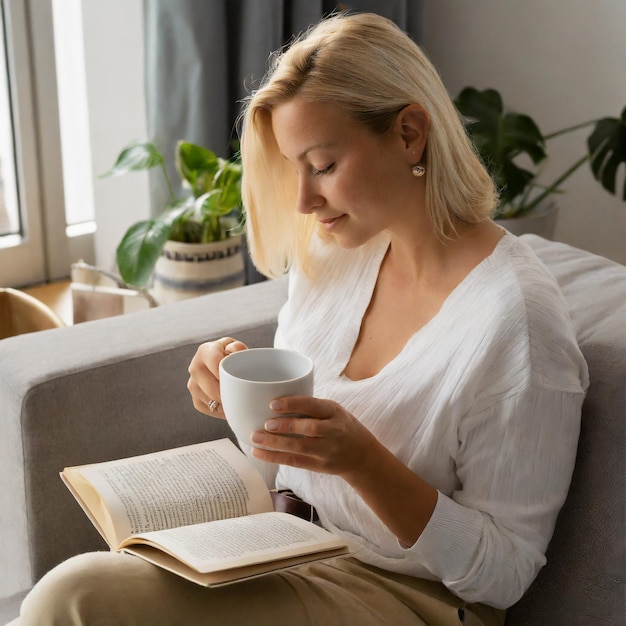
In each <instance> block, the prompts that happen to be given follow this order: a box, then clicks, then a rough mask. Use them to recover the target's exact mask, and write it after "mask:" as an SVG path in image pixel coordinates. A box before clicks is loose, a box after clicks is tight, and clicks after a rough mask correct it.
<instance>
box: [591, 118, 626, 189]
mask: <svg viewBox="0 0 626 626" xmlns="http://www.w3.org/2000/svg"><path fill="white" fill-rule="evenodd" d="M587 146H588V148H589V154H590V157H591V171H592V172H593V175H594V178H595V179H596V180H597V181H599V182H600V184H601V185H602V186H603V187H604V189H606V190H607V191H608V192H609V193H612V194H615V193H616V186H617V171H618V168H619V166H620V165H621V164H622V163H623V164H625V166H626V107H624V110H623V111H622V115H621V118H620V119H617V118H612V117H606V118H604V119H601V120H599V121H598V122H597V123H596V125H595V128H594V130H593V132H592V133H591V135H590V136H589V139H588V140H587ZM622 174H623V177H624V182H623V193H622V199H623V200H624V201H626V172H625V171H622Z"/></svg>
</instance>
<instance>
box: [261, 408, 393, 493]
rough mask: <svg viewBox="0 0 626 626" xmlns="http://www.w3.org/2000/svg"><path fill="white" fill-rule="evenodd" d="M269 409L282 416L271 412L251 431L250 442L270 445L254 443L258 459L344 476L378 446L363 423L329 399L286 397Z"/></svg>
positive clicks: (360, 467)
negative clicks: (257, 427) (263, 424)
mask: <svg viewBox="0 0 626 626" xmlns="http://www.w3.org/2000/svg"><path fill="white" fill-rule="evenodd" d="M270 408H271V409H272V410H273V411H275V412H277V413H281V414H285V417H270V418H269V419H268V420H267V421H266V422H265V431H257V432H255V433H253V434H252V445H253V446H263V448H271V450H266V449H261V448H253V452H252V454H253V455H254V456H255V457H256V458H258V459H260V460H263V461H266V462H270V463H281V464H283V465H291V466H293V467H300V468H304V469H308V470H311V471H314V472H323V473H325V474H336V475H339V476H342V477H344V478H345V479H346V480H348V481H349V477H350V476H351V475H353V474H359V473H361V472H362V470H363V469H364V468H365V467H366V466H367V465H368V464H369V462H370V461H371V458H372V455H375V453H376V450H377V449H378V448H380V447H382V446H381V444H380V443H379V442H378V440H377V439H376V438H375V437H374V436H373V435H372V434H371V433H370V431H369V430H367V428H365V426H363V425H362V424H361V423H360V422H359V421H358V420H357V419H356V418H355V417H354V416H353V415H351V414H350V413H348V411H346V410H345V409H344V408H343V407H342V406H341V405H339V404H337V403H336V402H333V401H331V400H322V399H319V398H312V397H308V396H289V397H285V398H279V399H276V400H274V401H273V402H272V403H271V405H270ZM293 414H299V415H305V416H306V417H291V416H290V415H293ZM294 435H295V436H294Z"/></svg>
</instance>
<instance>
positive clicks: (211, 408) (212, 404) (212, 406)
mask: <svg viewBox="0 0 626 626" xmlns="http://www.w3.org/2000/svg"><path fill="white" fill-rule="evenodd" d="M207 404H208V406H209V411H211V413H217V409H218V408H219V406H220V403H219V402H218V401H217V400H209V401H208V403H207Z"/></svg>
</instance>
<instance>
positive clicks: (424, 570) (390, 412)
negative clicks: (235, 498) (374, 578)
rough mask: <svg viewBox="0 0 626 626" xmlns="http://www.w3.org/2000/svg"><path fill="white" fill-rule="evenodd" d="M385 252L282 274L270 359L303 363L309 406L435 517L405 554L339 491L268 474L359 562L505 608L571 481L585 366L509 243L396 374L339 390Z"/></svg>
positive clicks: (359, 503) (369, 250)
mask: <svg viewBox="0 0 626 626" xmlns="http://www.w3.org/2000/svg"><path fill="white" fill-rule="evenodd" d="M388 245H389V240H388V237H387V235H380V236H378V237H377V238H375V239H374V240H372V241H370V242H369V243H368V244H366V245H364V246H361V247H359V248H357V249H354V250H343V249H340V248H338V247H337V246H334V245H323V244H320V245H319V250H318V254H317V256H316V264H317V270H318V271H317V272H316V275H317V276H319V277H320V279H319V280H317V281H315V282H313V281H311V280H309V279H308V278H307V277H305V276H304V275H303V274H302V273H300V272H297V271H292V273H291V274H290V283H289V299H288V302H287V303H286V305H285V306H284V308H283V309H282V311H281V313H280V316H279V327H278V331H277V334H276V341H275V345H276V346H277V347H286V348H291V349H293V350H298V351H300V352H302V353H304V354H307V355H308V356H310V357H311V358H312V359H313V361H314V363H315V377H316V381H315V395H316V396H318V397H323V398H330V399H332V400H335V401H336V402H338V403H340V404H341V405H342V406H344V407H345V408H346V409H347V410H348V411H350V412H351V413H352V414H353V415H354V416H356V417H357V418H358V419H359V420H360V421H361V422H362V423H363V424H364V425H365V426H366V427H367V428H368V429H369V430H370V431H371V432H372V433H373V434H374V435H375V436H376V437H377V438H378V439H379V440H380V441H381V442H382V443H383V444H384V445H385V446H386V447H387V448H388V449H389V450H391V451H392V452H393V454H394V455H395V456H396V457H397V458H399V459H400V460H402V461H403V462H404V463H405V464H406V465H407V466H408V467H409V468H410V469H411V470H413V471H414V472H415V473H416V474H418V475H419V476H421V477H422V478H423V479H424V480H426V481H427V482H428V483H430V484H431V485H432V486H434V487H435V488H436V489H437V490H438V492H439V496H438V501H437V505H436V508H435V511H434V514H433V516H432V518H431V520H430V521H429V523H428V525H427V526H426V528H425V530H424V532H423V533H422V535H421V536H420V538H419V539H418V541H417V542H416V543H415V545H413V546H411V547H409V548H406V547H403V546H402V545H401V544H400V543H399V542H398V540H397V538H396V537H395V536H394V535H393V534H392V533H391V532H390V531H389V530H388V528H387V527H386V526H385V525H384V524H383V523H382V522H381V521H380V520H379V519H378V518H377V517H376V515H375V514H374V513H373V512H372V511H371V509H369V507H368V506H367V505H366V504H365V502H364V501H363V500H362V499H361V498H360V497H359V496H358V495H357V494H356V493H355V492H354V491H353V489H352V488H351V487H350V486H349V485H348V484H347V483H346V482H345V481H343V480H342V479H341V478H338V477H336V476H330V475H326V474H320V473H315V472H310V471H306V470H301V469H296V468H292V467H287V466H281V467H280V469H279V472H278V476H277V480H276V484H277V487H278V488H281V489H284V488H290V489H292V490H293V491H294V492H295V493H297V494H298V495H299V496H300V497H301V498H303V499H304V500H306V501H307V502H310V503H311V504H313V505H314V506H315V507H316V509H317V511H318V513H319V515H320V519H321V522H322V524H323V525H324V526H325V527H326V528H328V529H329V530H331V531H332V532H335V533H337V534H339V535H342V536H344V537H346V538H347V539H348V540H349V541H350V542H351V544H352V547H353V548H354V550H355V552H354V556H355V557H356V558H358V559H360V560H361V561H363V562H366V563H369V564H372V565H375V566H378V567H381V568H384V569H387V570H389V571H393V572H399V573H404V574H410V575H413V576H418V577H422V578H428V579H434V580H440V581H442V582H443V584H444V585H445V586H446V587H448V588H449V589H450V590H451V591H452V592H453V593H455V594H456V595H458V596H459V597H461V598H462V599H464V600H466V601H468V602H485V603H487V604H490V605H492V606H495V607H498V608H506V607H509V606H511V605H512V604H514V603H515V602H516V601H517V600H518V599H519V598H520V597H521V596H522V594H523V593H524V592H525V590H526V589H527V588H528V587H529V585H530V583H531V582H532V581H533V579H534V578H535V576H536V575H537V573H538V571H539V569H540V568H541V567H542V566H543V565H544V564H545V562H546V558H545V552H546V548H547V546H548V542H549V540H550V538H551V536H552V532H553V530H554V525H555V522H556V517H557V514H558V512H559V510H560V508H561V506H562V505H563V502H564V500H565V496H566V494H567V490H568V487H569V483H570V480H571V476H572V471H573V467H574V460H575V456H576V447H577V441H578V434H579V426H580V412H581V406H582V402H583V398H584V394H585V391H586V388H587V385H588V375H587V368H586V364H585V361H584V359H583V357H582V354H581V352H580V350H579V348H578V346H577V343H576V339H575V336H574V333H573V330H572V327H571V324H570V320H569V317H568V313H567V308H566V305H565V302H564V300H563V297H562V295H561V293H560V291H559V289H558V287H557V285H556V283H555V281H554V279H553V278H552V277H551V275H550V274H549V272H548V271H547V269H546V268H545V266H544V265H543V264H542V263H541V262H540V261H539V260H538V258H537V257H536V256H535V254H534V252H533V251H532V250H531V249H530V248H529V247H528V246H526V245H525V244H524V243H523V242H521V241H520V240H518V239H517V237H515V236H514V235H511V234H509V233H507V234H506V235H505V236H504V237H503V238H502V239H501V240H500V242H499V243H498V245H497V246H496V248H495V250H494V252H493V253H492V254H491V255H490V256H489V257H488V258H486V259H485V260H484V261H482V262H481V263H480V264H479V265H478V266H477V267H476V268H474V269H473V270H472V271H471V272H470V274H469V275H468V276H467V277H466V278H465V280H464V281H463V282H462V283H461V284H459V285H458V286H457V287H456V288H455V289H454V291H453V292H452V293H451V294H450V295H449V296H448V298H447V299H446V301H445V302H444V304H443V306H442V307H441V309H440V311H439V312H438V313H437V314H436V315H435V317H434V318H433V319H432V320H431V321H430V322H428V324H426V325H425V326H424V327H422V328H421V329H420V330H419V331H418V332H416V333H415V334H414V335H413V336H412V337H411V338H410V340H409V341H408V342H407V344H406V345H405V346H404V348H403V350H402V351H401V353H400V354H399V355H398V356H397V357H396V358H394V359H393V360H392V361H391V362H390V363H388V364H387V365H386V366H385V367H384V368H383V369H382V370H381V371H380V372H378V373H377V374H376V375H374V376H372V377H371V378H367V379H364V380H359V381H353V380H350V379H348V378H347V377H346V376H344V375H343V374H342V372H343V371H344V369H345V367H346V364H347V363H348V361H349V359H350V355H351V353H352V350H353V348H354V345H355V343H356V341H357V338H358V335H359V330H360V326H361V321H362V319H363V316H364V314H365V311H366V309H367V307H368V305H369V303H370V300H371V297H372V293H373V291H374V287H375V284H376V280H377V276H378V271H379V268H380V264H381V262H382V259H383V257H384V255H385V252H386V250H387V248H388Z"/></svg>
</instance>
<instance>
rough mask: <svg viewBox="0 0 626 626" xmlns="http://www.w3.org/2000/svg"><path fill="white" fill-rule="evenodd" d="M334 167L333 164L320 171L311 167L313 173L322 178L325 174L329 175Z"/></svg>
mask: <svg viewBox="0 0 626 626" xmlns="http://www.w3.org/2000/svg"><path fill="white" fill-rule="evenodd" d="M333 167H335V164H334V163H331V164H330V165H328V166H326V167H325V168H323V169H321V170H318V169H316V168H314V167H311V172H312V173H313V175H314V176H322V175H323V174H328V173H329V172H330V171H331V170H332V169H333Z"/></svg>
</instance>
